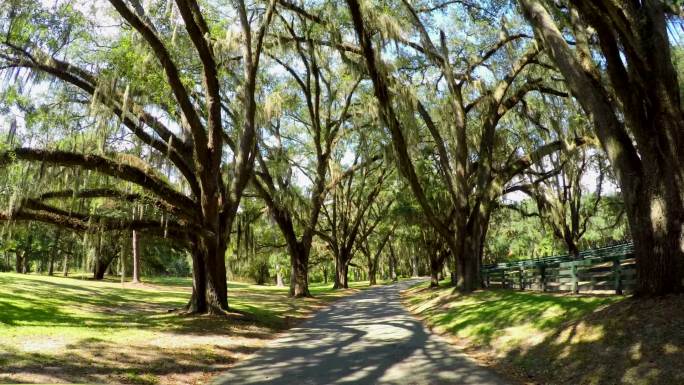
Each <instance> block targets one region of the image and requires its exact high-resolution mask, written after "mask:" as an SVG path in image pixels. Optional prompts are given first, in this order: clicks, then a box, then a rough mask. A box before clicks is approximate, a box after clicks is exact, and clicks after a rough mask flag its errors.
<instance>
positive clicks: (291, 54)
mask: <svg viewBox="0 0 684 385" xmlns="http://www.w3.org/2000/svg"><path fill="white" fill-rule="evenodd" d="M277 18H278V23H277V24H276V25H274V29H275V27H278V30H281V29H282V30H283V33H282V35H280V36H281V37H279V39H281V40H284V42H282V44H283V46H282V48H281V51H280V52H272V53H269V57H270V58H271V59H272V60H273V61H274V62H276V63H277V65H278V66H279V67H280V68H281V69H282V71H283V72H284V73H285V74H286V78H289V79H288V80H287V81H286V83H285V87H281V88H282V89H281V90H274V91H275V92H274V93H273V94H272V98H273V100H272V103H273V106H272V109H273V110H274V113H276V116H275V117H274V119H272V122H271V124H270V127H269V129H268V131H267V132H266V133H265V134H264V135H263V137H262V140H261V143H260V149H261V150H262V151H260V152H259V153H258V154H257V157H256V158H257V164H258V167H257V170H256V171H255V174H254V178H253V179H252V184H253V186H254V188H255V190H256V191H257V193H258V194H259V195H260V196H261V198H262V199H263V200H264V202H265V203H266V205H267V206H268V208H269V212H270V215H271V217H272V218H273V220H274V221H275V222H276V224H277V225H278V227H279V228H280V230H281V232H282V233H283V237H284V239H285V241H286V243H287V248H288V253H289V254H290V263H291V269H292V271H291V274H290V295H292V296H295V297H306V296H310V293H309V288H308V272H309V256H310V253H311V246H312V242H313V238H314V236H315V231H316V226H317V224H318V220H319V217H320V213H321V209H322V206H323V203H324V200H325V198H326V196H327V194H328V192H329V191H330V190H331V189H332V188H334V186H335V185H336V184H338V183H340V181H341V180H342V179H343V178H344V177H345V176H346V174H343V175H341V176H340V177H339V178H337V179H334V180H333V179H332V178H331V175H330V174H329V172H328V171H329V166H330V161H331V158H332V156H333V152H334V151H335V149H336V146H337V145H338V143H339V142H340V141H341V140H342V137H343V136H344V135H345V132H346V131H348V130H350V129H352V128H353V127H352V125H351V121H350V120H351V115H352V114H353V111H354V108H353V103H354V101H355V98H354V96H355V91H356V90H357V87H358V84H359V81H360V79H359V78H358V77H357V76H355V75H354V74H351V73H348V72H346V71H345V69H344V67H342V66H341V65H340V59H339V58H337V57H336V56H337V55H336V52H335V50H333V49H330V48H329V47H325V46H319V45H317V44H313V43H312V42H311V41H310V39H311V38H312V36H315V34H316V32H317V31H316V29H317V28H319V26H318V25H316V24H315V23H314V24H313V25H309V21H308V20H307V18H306V17H304V16H302V15H301V14H298V13H294V15H288V14H287V13H286V12H283V11H279V12H278V13H277ZM300 37H303V38H300ZM288 87H289V90H290V91H288V90H287V89H288ZM292 90H294V92H293V91H292ZM278 92H280V93H282V95H279V94H278ZM279 97H281V98H285V99H287V101H286V104H285V105H286V106H287V107H289V108H288V109H287V110H286V111H284V113H283V114H282V115H280V114H277V112H278V111H276V110H278V109H279V108H282V107H283V105H280V106H279V105H278V104H282V103H283V101H282V100H278V98H279ZM349 172H353V170H349ZM297 175H300V176H303V178H305V182H304V181H302V180H297ZM303 184H305V185H303Z"/></svg>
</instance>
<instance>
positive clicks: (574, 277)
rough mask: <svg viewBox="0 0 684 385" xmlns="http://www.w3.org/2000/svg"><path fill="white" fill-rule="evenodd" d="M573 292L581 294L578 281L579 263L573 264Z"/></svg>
mask: <svg viewBox="0 0 684 385" xmlns="http://www.w3.org/2000/svg"><path fill="white" fill-rule="evenodd" d="M570 271H571V272H572V292H573V293H575V294H577V293H579V282H578V280H577V262H572V269H571V270H570Z"/></svg>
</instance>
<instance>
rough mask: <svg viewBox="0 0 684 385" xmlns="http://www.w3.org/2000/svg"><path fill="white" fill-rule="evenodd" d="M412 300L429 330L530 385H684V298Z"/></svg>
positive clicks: (426, 292) (520, 295)
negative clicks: (433, 330) (441, 334)
mask: <svg viewBox="0 0 684 385" xmlns="http://www.w3.org/2000/svg"><path fill="white" fill-rule="evenodd" d="M404 294H405V304H406V306H407V307H408V308H409V309H410V310H411V311H412V312H414V313H416V314H417V315H418V316H420V317H421V318H423V319H424V321H425V322H426V323H427V324H428V325H430V326H431V327H433V328H434V329H435V330H437V331H440V332H444V333H448V334H450V335H453V336H456V337H457V340H455V341H454V342H456V343H458V344H459V345H462V346H464V347H465V348H466V350H467V351H469V352H471V354H473V355H474V356H476V357H477V358H480V359H481V360H483V361H485V362H487V363H488V364H490V365H494V366H497V367H499V368H500V369H501V370H503V371H506V372H509V373H512V374H513V375H515V376H517V377H519V378H521V379H522V380H524V381H525V382H529V381H532V382H533V383H550V384H615V383H624V384H638V385H646V384H649V385H650V384H681V383H684V327H682V319H684V296H672V297H669V298H666V299H650V300H636V299H631V298H629V299H628V298H626V297H620V296H589V295H571V294H546V293H534V292H520V291H512V290H488V291H479V292H475V293H472V294H470V295H460V294H457V293H454V292H453V289H452V288H451V287H448V286H441V287H439V288H437V289H428V288H427V287H426V285H425V284H421V285H418V286H416V287H413V288H411V289H409V290H407V291H406V292H405V293H404Z"/></svg>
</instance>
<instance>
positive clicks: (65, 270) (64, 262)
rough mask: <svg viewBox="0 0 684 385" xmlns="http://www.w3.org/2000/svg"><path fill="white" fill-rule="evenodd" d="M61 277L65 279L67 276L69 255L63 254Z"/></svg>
mask: <svg viewBox="0 0 684 385" xmlns="http://www.w3.org/2000/svg"><path fill="white" fill-rule="evenodd" d="M62 263H63V266H62V275H63V276H65V277H68V276H69V254H66V253H65V254H64V261H63V262H62Z"/></svg>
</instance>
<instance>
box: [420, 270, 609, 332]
mask: <svg viewBox="0 0 684 385" xmlns="http://www.w3.org/2000/svg"><path fill="white" fill-rule="evenodd" d="M426 287H427V284H421V285H419V286H418V287H417V288H420V289H425V288H426ZM452 289H453V288H452V287H449V286H448V285H447V284H446V283H445V284H443V286H442V287H441V288H440V289H438V290H422V291H417V290H414V293H417V294H416V295H414V296H412V297H411V298H409V300H408V302H409V304H410V305H411V308H412V310H413V311H415V312H418V313H419V314H421V315H422V316H423V317H424V318H425V319H426V320H427V321H428V322H429V323H430V324H431V325H433V326H436V327H439V328H441V329H444V330H446V331H448V332H451V333H452V334H456V335H458V336H459V337H463V338H468V339H470V340H471V341H472V342H474V343H476V344H478V345H487V346H488V345H491V344H493V343H495V342H496V340H498V339H499V338H501V337H504V336H505V337H507V339H508V340H510V339H511V338H515V337H520V338H528V337H529V335H530V334H540V333H544V332H547V331H549V330H554V329H556V328H558V327H559V326H560V325H561V324H563V323H564V322H568V321H571V320H574V319H578V318H580V317H582V316H583V315H585V314H588V313H591V312H593V311H594V310H596V309H597V308H599V307H601V306H606V305H609V304H612V303H615V302H617V301H620V300H621V299H622V297H611V296H604V297H587V296H582V297H580V296H559V295H552V294H542V293H531V292H519V291H512V290H491V291H480V292H476V293H473V294H472V295H468V296H454V295H452V291H453V290H452Z"/></svg>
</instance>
